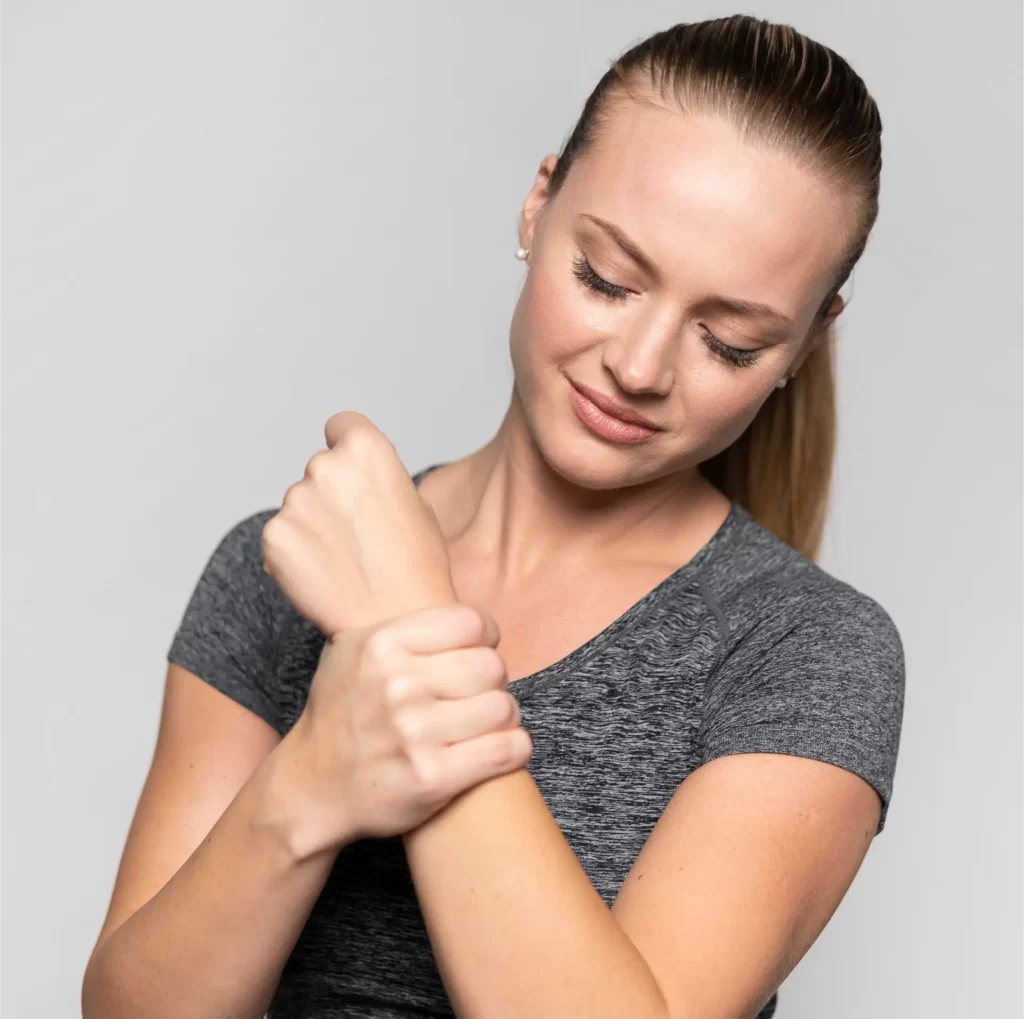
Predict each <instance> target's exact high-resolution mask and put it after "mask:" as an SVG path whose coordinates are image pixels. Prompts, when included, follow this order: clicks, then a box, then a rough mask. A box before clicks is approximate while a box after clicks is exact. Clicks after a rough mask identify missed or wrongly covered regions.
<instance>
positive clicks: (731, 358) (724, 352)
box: [700, 326, 760, 368]
mask: <svg viewBox="0 0 1024 1019" xmlns="http://www.w3.org/2000/svg"><path fill="white" fill-rule="evenodd" d="M700 335H701V338H702V339H703V340H704V342H705V343H706V344H707V345H708V347H710V348H711V350H712V351H713V352H714V353H715V354H717V355H718V356H719V357H720V358H721V359H722V360H723V361H726V362H727V363H728V364H731V365H735V367H737V368H749V367H750V366H751V365H752V364H757V358H758V355H759V354H760V351H759V350H743V349H742V348H740V347H730V346H729V344H728V343H723V342H722V341H721V340H720V339H719V338H718V337H717V336H715V334H714V333H711V332H708V330H707V329H706V328H705V327H704V326H701V327H700Z"/></svg>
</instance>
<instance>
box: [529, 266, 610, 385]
mask: <svg viewBox="0 0 1024 1019" xmlns="http://www.w3.org/2000/svg"><path fill="white" fill-rule="evenodd" d="M579 289H580V288H579V287H578V286H577V285H575V284H574V282H573V280H571V279H570V280H564V279H562V278H561V277H560V275H558V276H556V274H554V273H553V272H550V271H545V269H544V268H543V267H536V268H533V269H531V271H530V275H529V276H528V277H527V279H526V282H525V284H524V285H523V289H522V292H521V293H520V295H519V300H518V302H517V303H516V309H515V313H514V314H513V316H512V331H511V337H510V339H511V346H512V358H513V362H514V363H515V364H516V367H517V370H518V368H519V367H522V368H524V369H526V370H529V366H530V365H531V364H532V365H533V366H534V367H533V370H534V371H536V370H537V369H538V368H539V367H540V366H541V365H542V364H544V365H554V366H558V365H560V364H564V363H566V362H568V361H570V360H571V359H572V358H573V357H574V356H575V355H576V354H578V353H579V352H580V351H583V350H586V349H587V348H589V347H592V346H594V344H595V343H599V342H600V340H601V338H602V335H603V334H602V331H601V327H600V323H599V321H597V320H596V319H595V311H594V309H593V308H591V307H588V304H587V302H586V300H585V298H584V295H582V294H580V293H579V292H578V291H579Z"/></svg>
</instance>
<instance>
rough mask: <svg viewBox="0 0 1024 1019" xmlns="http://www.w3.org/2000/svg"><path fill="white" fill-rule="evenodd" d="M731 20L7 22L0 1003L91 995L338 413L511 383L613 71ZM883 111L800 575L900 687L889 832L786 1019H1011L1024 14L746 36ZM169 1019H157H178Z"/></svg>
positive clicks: (445, 444)
mask: <svg viewBox="0 0 1024 1019" xmlns="http://www.w3.org/2000/svg"><path fill="white" fill-rule="evenodd" d="M737 10H739V11H743V10H745V8H734V7H731V6H729V5H724V4H710V3H701V4H679V3H667V2H646V3H644V4H642V5H637V4H623V3H608V2H597V0H586V2H551V0H548V2H546V3H539V2H535V0H528V2H525V0H521V2H519V3H516V4H497V3H476V2H471V0H465V2H452V3H430V4H419V3H404V4H395V3H389V4H367V5H362V4H359V5H356V4H351V3H335V2H307V3H303V4H287V3H283V2H282V3H266V2H251V0H248V2H245V3H241V2H236V3H224V2H210V0H205V2H202V3H195V2H185V3H182V2H178V3H174V4H139V3H133V2H120V3H114V2H107V0H103V2H95V0H94V2H92V3H89V4H75V3H56V2H40V0H32V2H27V0H22V2H20V3H18V2H9V3H8V4H6V9H5V14H6V18H5V22H4V25H3V64H4V68H3V70H4V81H3V85H4V103H3V121H4V123H3V127H4V138H3V141H4V143H5V153H4V154H5V157H6V158H5V161H4V167H3V170H4V176H5V180H4V183H5V185H6V195H5V197H6V199H7V201H6V203H5V207H4V210H3V211H4V213H5V217H6V227H7V234H6V237H5V241H6V245H5V251H4V254H5V258H4V262H3V272H4V295H3V296H4V298H5V301H4V308H3V310H4V319H3V327H4V340H5V350H4V353H5V355H6V356H5V358H4V363H3V368H4V372H3V425H4V428H3V467H4V479H3V480H4V482H5V484H4V489H3V495H4V499H3V516H4V519H3V523H4V529H3V565H4V567H5V569H4V578H3V580H4V583H3V624H4V625H3V638H4V639H3V674H4V680H5V684H4V693H5V701H4V707H6V709H7V710H6V712H4V716H3V804H4V821H5V822H6V823H5V825H4V835H5V839H4V844H3V879H4V886H3V893H4V896H3V906H4V910H3V935H4V949H5V954H4V976H5V977H6V979H5V980H4V982H3V1005H4V1006H6V1008H5V1010H4V1011H5V1013H6V1015H7V1016H8V1017H9V1019H14V1017H17V1019H43V1017H45V1019H54V1017H58V1016H60V1017H67V1016H72V1015H75V1014H78V1013H79V988H80V983H81V978H82V972H83V969H84V966H85V962H86V958H87V955H88V952H89V950H90V949H91V946H92V943H93V939H94V938H95V936H96V934H97V932H98V929H99V926H100V923H101V921H102V918H103V914H104V910H105V908H106V905H107V900H108V896H109V894H110V890H111V886H112V883H113V880H114V874H115V870H116V867H117V862H118V857H119V854H120V851H121V847H122V844H123V842H124V838H125V835H126V832H127V828H128V824H129V820H130V817H131V812H132V810H133V808H134V806H135V802H136V798H137V796H138V794H139V791H140V788H141V785H142V782H143V780H144V777H145V774H146V769H147V766H148V764H149V761H150V755H151V753H152V750H153V745H154V740H155V736H156V725H157V719H158V715H159V710H160V703H161V692H162V688H163V680H164V672H165V669H166V662H165V659H164V655H165V653H166V651H167V648H168V645H169V642H170V639H171V636H172V633H173V631H174V629H175V627H176V626H177V624H178V621H179V619H180V617H181V614H182V612H183V611H184V607H185V602H186V600H187V598H188V595H189V594H190V592H191V589H192V586H193V585H194V584H195V582H196V580H197V579H198V576H199V573H200V571H201V569H202V567H203V565H204V563H205V561H206V558H207V557H208V555H209V554H210V553H211V552H212V551H213V548H214V546H215V545H216V543H217V542H218V541H219V539H220V538H221V536H222V535H223V534H224V533H225V532H226V531H227V529H228V528H229V527H230V526H231V525H233V524H234V523H235V522H237V521H238V520H240V519H241V518H242V517H243V516H246V515H248V514H250V513H253V512H255V511H256V510H259V509H263V508H269V507H272V506H275V505H279V504H280V502H279V501H280V499H281V497H282V495H283V493H284V490H285V488H286V487H287V486H288V485H289V484H291V483H292V482H293V481H295V480H297V479H298V478H299V477H300V476H301V474H302V470H303V468H304V466H305V463H306V460H307V459H308V457H309V456H310V455H311V454H312V453H313V452H314V451H315V450H316V449H318V448H320V447H321V446H322V445H323V433H322V428H323V424H324V421H325V420H326V418H327V417H328V416H329V415H330V414H332V413H333V412H335V411H337V410H342V409H355V410H360V411H362V412H364V413H366V414H368V415H369V416H370V417H371V418H372V419H373V420H374V421H375V422H376V423H377V425H378V426H379V427H380V428H381V429H382V430H383V431H384V432H385V433H386V434H387V435H388V436H390V437H391V438H392V440H393V441H394V442H395V443H396V445H397V447H398V449H399V452H400V454H401V456H402V459H403V461H404V462H405V464H406V466H407V468H409V470H410V471H412V470H416V469H419V468H420V467H423V466H425V465H427V464H428V463H433V462H437V461H440V460H447V459H452V458H455V457H458V456H461V455H463V454H464V453H466V452H468V451H469V450H471V449H475V448H477V447H478V446H479V445H481V444H482V443H483V442H485V441H486V440H487V439H488V438H489V437H490V436H491V435H492V434H493V432H494V430H495V429H496V428H497V426H498V424H499V421H500V419H501V415H502V413H503V412H504V410H505V407H506V405H507V402H508V397H509V387H510V383H511V367H510V365H509V360H508V325H509V317H510V314H511V312H512V307H513V303H514V300H515V297H516V294H517V290H518V287H519V285H520V281H521V278H522V274H523V272H524V267H523V266H522V264H521V263H519V262H517V261H516V260H515V259H514V258H513V252H514V251H515V248H516V245H517V240H516V234H515V227H516V220H517V216H518V213H519V208H520V204H521V202H522V200H523V197H524V196H525V194H526V191H527V190H528V188H529V187H530V184H531V181H532V179H533V175H534V172H535V170H536V167H537V164H538V162H539V161H540V159H541V157H543V156H544V155H545V154H546V153H548V152H554V151H557V150H558V149H559V147H560V145H561V143H562V141H563V139H564V138H565V137H566V135H567V133H568V131H569V130H570V129H571V127H572V125H573V123H574V122H575V119H576V117H577V115H578V114H579V112H580V109H581V106H582V103H583V101H584V99H585V98H586V96H587V94H588V93H589V92H590V90H591V89H592V88H593V86H594V85H595V84H596V82H597V80H598V78H599V76H600V75H601V74H602V72H603V71H604V70H605V69H606V68H607V66H608V64H609V61H610V60H611V59H612V58H613V57H614V56H615V55H616V54H617V53H619V52H620V51H621V50H622V49H624V48H625V47H626V46H627V45H629V44H631V43H632V42H635V41H637V40H638V39H640V38H642V37H644V36H646V35H648V34H649V33H650V32H652V31H655V30H658V29H662V28H667V27H668V26H670V25H672V24H674V23H675V22H678V21H681V20H688V21H698V20H701V19H703V18H707V17H717V16H721V15H726V14H732V13H736V12H737ZM751 13H755V14H756V15H757V16H759V17H764V18H768V19H771V20H774V21H782V22H788V23H790V24H792V25H793V26H794V27H796V28H797V29H798V30H800V31H802V32H805V33H807V34H809V35H810V36H811V37H812V38H815V39H817V40H819V41H821V42H823V43H826V44H827V45H830V46H832V47H833V48H835V49H836V50H837V51H838V52H839V53H841V54H842V55H843V56H845V57H846V58H847V59H848V60H850V62H851V63H852V64H853V66H854V68H855V69H856V70H857V71H858V72H859V73H860V74H861V75H862V76H863V77H864V79H865V80H866V82H867V84H868V87H869V89H870V90H871V92H872V94H873V95H874V97H875V99H876V100H877V102H878V103H879V106H880V108H881V112H882V118H883V124H884V133H883V151H884V169H883V175H882V194H881V214H880V218H879V220H878V223H877V226H876V228H875V231H874V234H873V236H872V238H871V241H870V243H869V246H868V249H867V252H866V254H865V256H864V257H863V259H862V261H861V263H860V265H859V266H858V268H857V269H856V271H855V274H854V277H853V284H852V285H853V296H852V304H851V306H850V308H849V310H848V311H847V312H846V314H844V316H843V318H842V320H841V323H842V324H841V326H840V336H841V339H840V342H839V385H840V415H841V417H840V438H839V453H838V462H837V476H836V488H835V498H834V501H833V505H832V512H831V517H830V522H829V527H828V532H827V537H826V543H825V553H824V555H823V557H822V560H821V562H822V565H823V566H824V567H825V568H826V569H827V570H829V571H830V572H832V573H834V574H835V575H837V576H839V577H840V578H842V579H844V580H847V581H849V582H850V583H852V584H853V585H854V586H856V587H858V588H860V589H861V590H863V591H865V592H866V593H868V594H870V595H871V596H872V597H874V598H876V599H877V600H878V601H880V602H881V603H882V605H883V606H884V607H885V608H886V609H887V610H888V611H889V612H890V613H891V615H892V616H893V618H894V620H895V621H896V623H897V625H898V626H899V628H900V631H901V634H902V636H903V640H904V643H905V647H906V654H907V670H908V671H907V696H906V709H905V721H904V729H903V737H902V742H901V747H900V754H899V766H898V769H897V772H896V780H895V792H894V797H893V803H892V809H891V813H890V816H889V820H888V824H887V826H886V829H885V831H884V832H883V833H882V834H881V835H880V836H879V837H878V838H877V839H876V840H875V842H874V844H873V845H872V848H871V850H870V852H869V854H868V857H867V860H866V862H865V863H864V866H863V868H862V870H861V872H860V874H859V876H858V877H857V879H856V881H855V883H854V885H853V887H852V889H851V890H850V892H849V893H848V894H847V896H846V898H845V900H844V901H843V903H842V905H841V906H840V907H839V909H838V911H837V913H836V914H835V916H834V917H833V919H832V920H831V922H830V923H829V925H828V926H827V928H826V929H825V931H824V933H823V934H822V935H821V937H820V938H819V940H818V941H817V943H816V944H815V945H814V947H813V948H812V949H811V951H810V952H809V953H808V955H807V956H806V957H805V959H804V960H803V961H802V962H801V963H800V964H799V966H798V967H797V969H796V970H795V971H794V973H793V974H792V975H791V976H790V978H789V979H788V980H787V981H786V983H785V984H784V985H783V987H782V990H781V993H780V1010H779V1015H780V1019H781V1017H782V1016H784V1017H785V1019H812V1017H813V1019H819V1017H821V1016H829V1017H832V1019H853V1017H858V1019H859V1017H877V1016H884V1017H889V1016H893V1017H896V1016H899V1017H903V1016H908V1017H909V1016H928V1017H931V1019H938V1017H949V1019H954V1017H956V1019H962V1017H963V1016H967V1015H975V1016H1010V1015H1019V1014H1020V1002H1021V998H1020V990H1021V988H1020V964H1021V952H1022V944H1021V914H1020V907H1021V892H1022V889H1021V799H1022V790H1021V774H1022V770H1021V715H1022V704H1021V688H1022V683H1021V678H1022V663H1021V609H1022V607H1021V573H1020V567H1021V473H1020V472H1021V349H1022V342H1021V341H1022V327H1021V274H1022V265H1021V169H1022V168H1021V134H1020V124H1021V68H1020V39H1021V11H1020V6H1019V4H1017V3H1013V2H1011V0H1006V3H1004V4H999V3H996V2H994V0H987V2H983V3H975V4H971V5H969V6H968V7H966V8H964V9H963V10H961V11H960V12H959V13H958V15H957V16H956V17H955V18H948V17H944V16H941V15H940V14H938V13H937V11H936V9H935V8H934V6H933V5H931V4H928V3H925V2H923V0H913V2H904V3H897V4H894V3H892V2H889V0H887V2H880V0H866V2H860V3H856V4H821V3H813V2H809V0H804V2H796V0H793V2H789V3H786V2H766V3H762V4H760V5H759V6H758V8H757V10H756V11H752V12H751ZM183 1019H184V1017H183Z"/></svg>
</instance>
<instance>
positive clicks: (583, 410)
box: [567, 377, 663, 443]
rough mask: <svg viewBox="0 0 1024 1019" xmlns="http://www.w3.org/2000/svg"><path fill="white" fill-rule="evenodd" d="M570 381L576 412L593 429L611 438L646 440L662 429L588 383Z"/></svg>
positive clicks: (619, 440)
mask: <svg viewBox="0 0 1024 1019" xmlns="http://www.w3.org/2000/svg"><path fill="white" fill-rule="evenodd" d="M567 380H568V382H569V386H570V389H569V402H570V403H571V404H572V408H573V410H574V411H575V412H576V416H577V417H578V418H579V419H580V420H581V421H582V422H583V424H585V425H586V426H587V427H588V428H589V429H590V430H591V431H592V432H594V433H595V434H597V435H600V436H601V437H602V438H604V439H609V440H611V441H612V442H626V443H634V442H643V441H644V440H646V439H649V438H650V437H651V436H652V435H656V434H657V433H658V432H660V431H663V429H662V428H660V427H658V426H657V425H654V424H652V423H651V422H650V421H648V419H647V418H645V417H643V416H642V415H640V414H637V413H636V412H634V411H631V410H630V409H629V408H628V407H623V406H622V405H621V404H619V403H616V402H615V401H614V400H612V399H610V398H609V397H607V396H603V395H602V394H601V393H598V392H596V391H595V390H593V389H591V388H590V387H589V386H584V385H581V384H580V383H577V382H573V381H572V380H571V379H568V377H567Z"/></svg>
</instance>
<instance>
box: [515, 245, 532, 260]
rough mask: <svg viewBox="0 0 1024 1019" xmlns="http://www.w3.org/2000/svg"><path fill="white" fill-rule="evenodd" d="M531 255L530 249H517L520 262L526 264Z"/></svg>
mask: <svg viewBox="0 0 1024 1019" xmlns="http://www.w3.org/2000/svg"><path fill="white" fill-rule="evenodd" d="M529 254H530V249H529V248H517V249H516V258H518V259H519V261H520V262H525V261H526V259H527V258H528V257H529Z"/></svg>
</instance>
